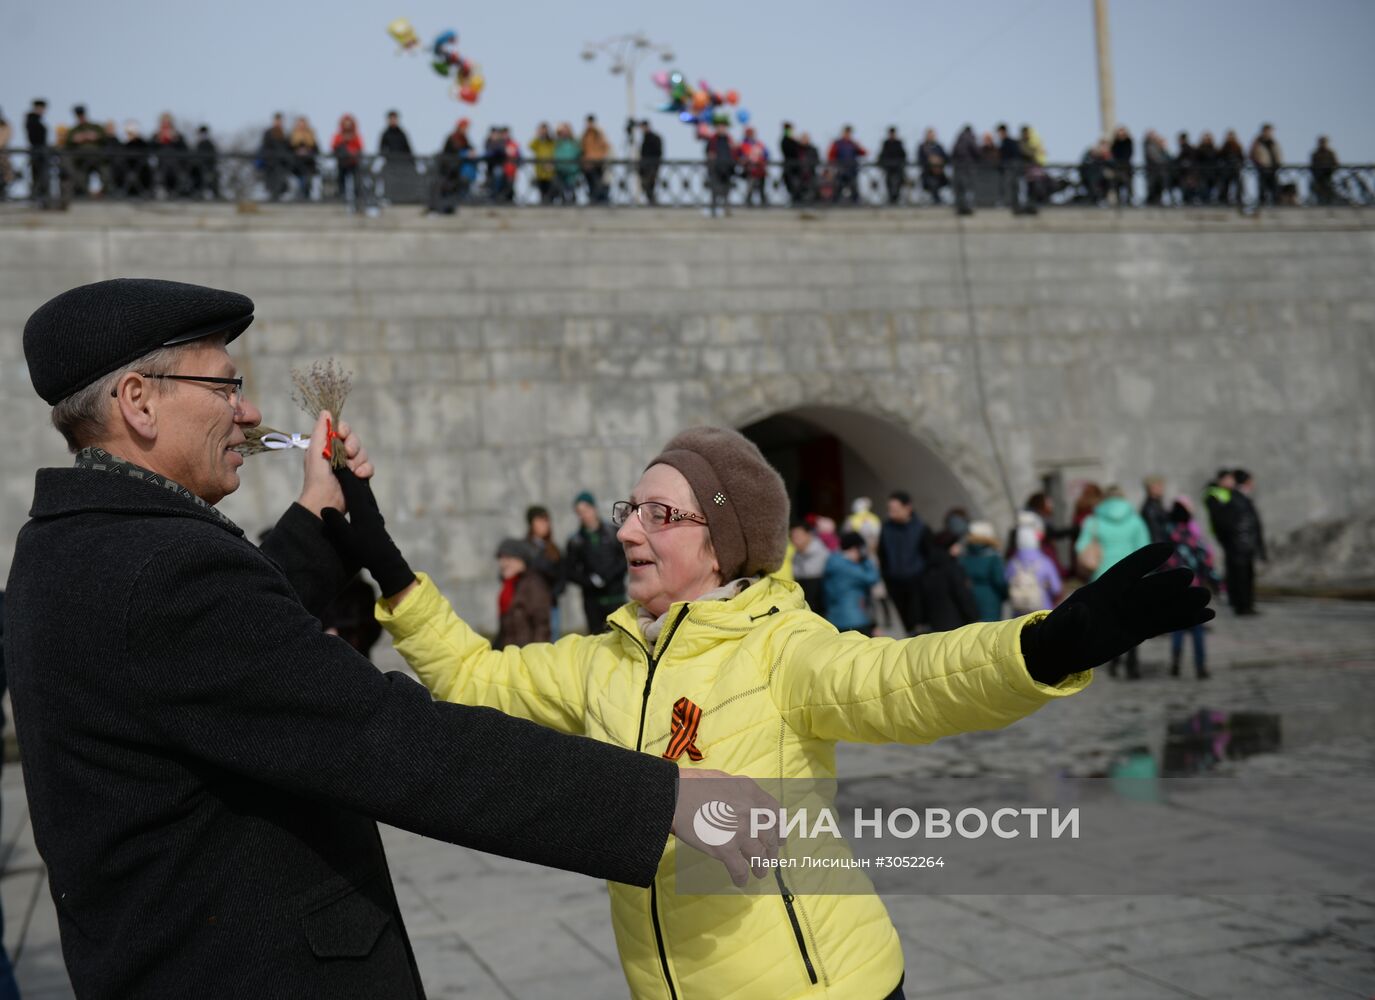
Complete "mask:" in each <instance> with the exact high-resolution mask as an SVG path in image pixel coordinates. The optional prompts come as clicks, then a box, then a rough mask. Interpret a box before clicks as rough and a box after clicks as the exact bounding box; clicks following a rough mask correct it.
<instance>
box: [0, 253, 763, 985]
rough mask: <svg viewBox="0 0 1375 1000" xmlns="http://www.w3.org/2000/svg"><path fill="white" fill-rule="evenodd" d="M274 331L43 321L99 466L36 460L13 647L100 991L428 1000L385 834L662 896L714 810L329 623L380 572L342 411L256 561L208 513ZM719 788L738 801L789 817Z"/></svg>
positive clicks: (84, 300) (70, 913)
mask: <svg viewBox="0 0 1375 1000" xmlns="http://www.w3.org/2000/svg"><path fill="white" fill-rule="evenodd" d="M252 319H253V303H252V302H251V301H250V300H249V299H247V298H245V297H244V296H242V295H236V294H233V293H230V292H223V291H218V290H215V289H210V288H201V287H197V286H194V285H185V284H179V283H174V282H167V281H154V280H144V279H117V280H113V281H102V282H98V283H96V284H93V285H86V286H83V287H81V288H75V289H72V290H71V291H68V292H65V293H63V294H62V295H59V296H58V297H57V298H55V299H53V300H52V301H50V302H48V303H47V304H46V305H44V306H43V307H41V308H40V309H39V310H38V311H37V312H35V313H34V314H33V316H32V317H31V319H30V320H29V322H28V325H27V326H26V327H25V329H24V353H25V357H26V359H27V360H28V364H29V373H30V376H31V378H32V380H33V384H34V388H35V389H37V390H38V393H39V395H40V396H42V397H43V399H44V400H46V401H47V402H48V403H50V404H52V406H53V412H52V419H53V423H54V424H55V425H56V427H57V429H58V430H59V431H61V432H62V434H63V435H64V436H65V437H66V439H67V443H68V444H69V446H70V447H71V449H72V450H73V452H75V454H76V464H75V467H74V468H66V469H41V470H39V472H38V475H37V483H36V487H35V496H34V502H33V508H32V510H31V511H30V516H31V518H32V519H31V520H30V521H29V523H28V524H27V525H26V526H25V527H24V529H23V531H21V532H20V535H19V539H18V542H17V545H16V549H15V554H14V562H13V566H12V570H11V573H10V578H9V584H8V588H7V589H8V593H7V599H6V602H5V621H4V642H5V652H6V664H7V667H8V671H9V680H10V684H11V688H12V691H13V701H14V708H15V718H16V723H17V727H18V732H19V738H20V745H21V747H22V757H23V766H24V776H25V784H26V788H27V792H28V797H29V804H30V809H31V813H32V818H33V825H34V838H35V841H36V842H37V846H38V850H39V852H40V853H41V854H42V855H43V858H44V861H45V862H46V863H47V866H48V879H49V886H50V888H51V890H52V894H53V899H54V901H55V903H56V906H57V914H58V922H59V927H60V930H61V934H62V946H63V954H64V956H65V958H66V962H67V968H68V971H69V972H70V975H71V979H72V983H73V985H74V987H75V989H76V992H77V995H79V996H81V997H83V998H93V997H95V998H98V997H109V998H120V1000H129V998H143V997H153V998H164V997H165V998H185V997H198V998H204V997H230V996H234V997H284V998H285V997H289V998H310V997H320V998H326V997H328V998H331V1000H340V998H362V997H368V998H387V1000H394V998H410V997H420V996H423V991H422V987H421V984H420V980H419V976H418V974H417V971H416V965H415V959H414V956H413V954H412V952H411V947H410V943H409V940H408V939H407V936H406V932H405V929H404V927H403V926H402V921H401V913H400V910H399V908H398V906H397V901H396V897H395V895H394V893H393V890H392V886H391V879H390V877H389V874H388V871H387V863H386V858H385V856H384V855H383V851H382V846H381V841H380V839H379V837H378V832H377V827H376V824H375V822H374V820H381V821H384V822H387V823H391V824H394V825H396V826H400V827H404V828H406V829H409V830H413V831H415V832H417V833H421V834H425V835H428V836H432V837H437V838H441V839H444V840H448V841H452V842H454V843H459V844H464V845H467V846H470V847H474V848H477V849H480V850H485V851H491V852H494V853H498V854H503V855H506V856H509V857H513V858H519V859H522V860H527V861H534V862H537V863H540V864H547V865H553V866H556V867H560V868H566V869H569V870H571V871H577V872H583V873H586V874H588V875H593V876H597V877H602V878H610V879H613V880H616V881H622V882H628V883H632V884H636V885H641V886H647V885H649V884H650V881H651V879H652V878H653V876H654V873H655V869H656V866H657V864H658V862H659V858H660V855H661V853H662V851H663V849H664V846H665V842H666V840H667V837H668V835H669V833H670V832H671V831H679V830H681V831H682V833H683V837H684V839H685V840H687V841H688V842H689V843H693V844H695V845H696V846H700V847H704V846H705V845H701V844H700V842H699V841H697V840H696V838H695V837H694V836H693V835H692V832H691V827H692V822H691V817H692V815H693V813H694V812H695V811H696V808H697V807H698V806H699V805H701V804H702V802H704V801H705V800H706V799H708V798H718V797H720V789H721V786H722V782H721V781H715V782H701V781H696V780H691V781H690V780H687V779H688V778H689V777H696V776H694V775H689V774H687V773H686V772H684V773H683V779H684V780H683V781H682V786H681V794H680V788H679V774H680V772H679V769H678V768H677V766H676V765H675V764H673V763H672V762H669V761H665V760H660V759H657V758H654V757H650V756H647V755H644V754H636V753H632V752H630V751H626V750H621V749H617V748H614V747H611V746H609V745H607V744H604V743H600V742H595V741H592V740H588V739H582V738H577V737H567V736H561V735H558V734H555V733H554V732H552V731H550V730H546V729H542V728H539V727H537V726H533V725H529V724H527V723H524V722H520V721H516V720H514V719H511V718H508V717H506V716H504V715H501V714H499V713H496V712H493V711H489V710H485V709H476V708H465V707H462V706H458V705H450V704H435V703H433V702H431V701H430V699H429V696H428V695H427V694H426V693H425V691H424V689H423V688H422V687H420V685H418V684H416V683H414V682H413V681H411V680H409V679H408V678H406V677H404V676H402V675H400V674H396V673H393V674H385V675H384V674H381V673H379V672H378V671H377V670H376V669H375V668H373V667H372V665H371V664H369V663H368V662H367V660H365V659H364V658H363V657H361V656H359V655H358V654H357V653H356V652H354V651H353V650H352V649H351V648H350V647H349V646H348V645H347V644H346V643H344V642H343V641H342V640H340V639H338V638H336V637H332V636H328V635H325V634H323V633H322V632H321V630H320V626H319V622H318V621H317V620H316V619H315V617H313V616H315V615H317V614H318V612H319V610H320V609H321V608H322V607H323V606H324V605H325V604H327V603H328V601H329V600H330V599H331V598H332V597H333V595H334V594H335V593H336V592H337V590H338V589H339V587H340V586H342V584H343V583H344V582H345V581H346V579H347V578H348V577H349V576H350V575H351V574H352V572H353V570H355V569H356V567H354V566H349V565H345V564H344V562H343V559H342V557H341V556H340V555H339V554H338V552H339V551H340V550H339V549H337V548H336V547H335V546H334V545H332V544H331V541H330V530H331V526H333V530H336V531H343V530H347V522H345V521H344V520H343V517H342V515H341V514H339V513H337V512H338V511H339V510H341V509H342V508H343V506H344V501H343V494H342V492H341V491H340V487H339V483H338V481H337V480H336V478H335V477H334V475H333V474H332V472H331V470H330V467H329V463H328V462H327V460H326V459H325V458H324V457H323V456H322V454H321V452H322V448H321V447H319V442H321V441H323V440H324V439H325V438H326V437H327V431H326V425H325V422H324V415H322V418H321V421H320V422H319V423H317V425H316V427H315V431H314V435H313V437H312V441H314V442H316V446H315V447H312V448H311V449H310V450H309V451H308V452H307V454H306V460H305V477H304V486H303V489H302V491H301V496H300V499H299V500H298V501H297V502H296V503H295V504H293V505H292V506H291V507H290V509H288V510H287V512H286V513H285V514H283V515H282V518H281V520H280V521H279V522H278V523H277V525H276V527H275V528H274V530H273V531H272V533H271V534H270V536H269V537H268V539H267V540H266V541H265V542H264V544H263V547H262V549H261V550H260V549H258V548H255V547H254V546H252V545H251V544H249V543H248V542H247V541H245V540H244V537H243V532H242V531H241V530H240V529H239V528H238V527H237V526H235V525H234V524H233V523H231V522H230V521H229V520H228V519H227V518H225V517H224V516H223V515H222V514H220V513H219V512H218V511H217V510H216V509H215V506H214V505H215V503H216V502H218V501H219V500H220V499H222V498H223V497H224V496H225V495H226V494H228V493H231V492H232V491H233V490H235V489H236V488H237V487H238V483H239V466H240V465H241V464H242V461H243V460H242V458H241V456H240V455H239V454H238V453H237V452H235V451H234V447H235V446H236V445H238V444H240V443H241V442H243V440H244V431H245V429H247V428H250V427H253V426H255V425H256V424H257V423H258V420H259V417H260V414H259V412H258V410H257V409H256V408H255V407H254V406H253V405H252V404H251V403H249V402H248V401H247V400H246V399H245V397H244V394H243V383H242V379H240V378H239V377H238V374H237V371H236V368H235V365H234V362H233V360H232V358H231V357H230V355H229V353H228V352H227V351H226V345H227V344H228V343H229V342H230V341H232V340H234V339H235V338H236V337H238V336H239V335H240V334H241V333H242V332H243V331H244V329H245V328H246V327H247V326H248V325H249V323H250V322H252ZM338 431H339V433H340V434H341V435H342V437H343V447H344V449H345V453H346V455H347V456H348V464H349V467H350V469H351V470H352V474H354V475H356V476H358V477H361V478H366V477H368V476H370V475H371V474H372V468H371V465H370V463H369V461H368V459H367V455H366V454H365V452H364V451H363V449H362V448H361V447H360V445H359V442H358V440H357V438H356V437H355V436H353V435H351V434H350V433H349V431H348V429H347V428H346V427H344V426H342V425H341V426H340V427H339V428H338ZM336 446H338V445H336ZM326 515H328V517H329V523H328V524H327V523H326V521H325V520H323V518H324V517H325V516H326ZM404 571H405V572H409V569H406V570H404ZM384 586H385V584H384ZM711 773H712V774H713V775H715V776H716V777H720V778H724V777H725V776H721V775H719V773H716V772H711ZM725 783H726V784H729V785H731V787H732V789H733V791H735V792H738V798H737V799H736V800H735V802H734V806H735V808H737V809H747V808H750V807H751V805H757V804H766V803H767V800H766V799H764V797H763V795H762V793H761V792H759V791H758V789H757V788H755V787H754V785H753V784H752V783H750V782H747V781H745V780H744V779H730V780H729V781H727V782H725ZM707 788H711V789H712V792H711V793H710V794H709V795H705V794H698V795H694V794H693V793H694V791H696V790H697V789H703V790H705V789H707ZM708 851H709V853H715V854H716V856H717V857H719V858H721V859H722V860H723V861H726V862H727V863H728V865H730V866H733V870H738V869H739V867H740V865H741V861H740V860H739V858H738V855H736V856H732V855H731V853H730V851H731V847H730V846H729V845H728V846H727V847H726V848H722V849H708Z"/></svg>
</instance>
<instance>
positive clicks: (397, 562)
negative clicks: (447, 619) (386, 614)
mask: <svg viewBox="0 0 1375 1000" xmlns="http://www.w3.org/2000/svg"><path fill="white" fill-rule="evenodd" d="M334 474H335V475H336V476H338V477H339V486H340V488H342V489H343V491H344V501H345V503H347V504H348V508H349V516H348V518H345V517H344V515H343V514H342V513H341V512H340V511H337V510H335V509H334V508H333V507H326V508H325V509H324V511H323V512H322V514H321V516H322V517H323V518H324V522H325V530H326V531H327V532H328V533H329V535H330V539H331V540H332V541H333V542H334V544H335V545H336V546H337V547H338V548H339V549H340V551H342V552H344V553H345V554H346V555H348V556H349V557H351V558H352V559H353V560H354V561H355V562H357V563H359V564H361V565H362V566H363V567H364V568H366V569H367V571H368V572H369V573H371V574H372V578H373V579H374V580H376V581H377V585H378V586H379V587H381V588H382V596H383V597H391V596H393V595H395V594H399V593H400V592H401V591H403V590H405V589H406V588H407V587H409V586H410V585H411V584H412V583H414V582H415V574H414V573H413V572H411V568H410V566H408V565H407V564H406V558H405V557H404V556H403V555H402V554H401V550H400V549H398V548H397V547H396V543H395V542H393V541H392V538H391V535H389V534H387V523H386V521H384V520H383V519H382V512H381V511H380V510H378V509H377V499H376V497H374V496H373V495H372V486H371V485H370V484H369V483H368V481H367V480H365V479H359V478H358V477H357V476H355V475H354V474H353V473H352V472H350V471H349V470H348V469H336V470H335V473H334Z"/></svg>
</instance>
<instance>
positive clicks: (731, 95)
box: [726, 90, 740, 104]
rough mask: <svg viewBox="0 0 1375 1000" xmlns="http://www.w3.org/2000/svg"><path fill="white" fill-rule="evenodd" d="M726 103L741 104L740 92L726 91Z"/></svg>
mask: <svg viewBox="0 0 1375 1000" xmlns="http://www.w3.org/2000/svg"><path fill="white" fill-rule="evenodd" d="M726 103H727V104H739V103H740V92H739V91H736V90H728V91H726Z"/></svg>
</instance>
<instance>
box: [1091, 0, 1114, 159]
mask: <svg viewBox="0 0 1375 1000" xmlns="http://www.w3.org/2000/svg"><path fill="white" fill-rule="evenodd" d="M1093 33H1094V36H1095V37H1096V39H1097V42H1098V117H1099V119H1100V121H1101V124H1102V127H1103V138H1104V139H1109V138H1111V137H1112V133H1113V130H1114V129H1116V128H1117V109H1116V106H1115V104H1116V102H1115V100H1114V99H1113V93H1112V40H1111V39H1110V38H1109V36H1108V0H1093Z"/></svg>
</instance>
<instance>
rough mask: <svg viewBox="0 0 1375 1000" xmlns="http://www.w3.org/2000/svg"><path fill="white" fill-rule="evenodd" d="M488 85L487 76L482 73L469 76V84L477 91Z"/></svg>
mask: <svg viewBox="0 0 1375 1000" xmlns="http://www.w3.org/2000/svg"><path fill="white" fill-rule="evenodd" d="M486 85H487V78H486V77H484V76H483V75H482V74H481V73H474V74H473V75H472V76H470V77H468V86H470V87H472V88H473V89H474V90H476V91H479V92H481V90H482V88H483V87H485V86H486Z"/></svg>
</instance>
